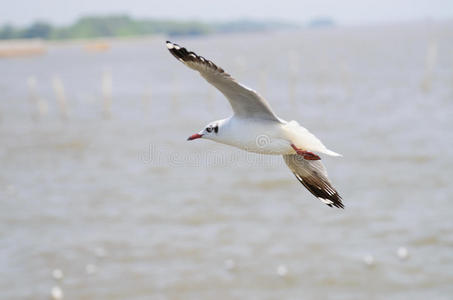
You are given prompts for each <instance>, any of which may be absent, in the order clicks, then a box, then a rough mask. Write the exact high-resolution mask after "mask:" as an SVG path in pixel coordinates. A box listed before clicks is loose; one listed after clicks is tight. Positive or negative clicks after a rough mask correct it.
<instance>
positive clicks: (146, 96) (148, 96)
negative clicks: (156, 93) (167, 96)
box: [142, 85, 152, 116]
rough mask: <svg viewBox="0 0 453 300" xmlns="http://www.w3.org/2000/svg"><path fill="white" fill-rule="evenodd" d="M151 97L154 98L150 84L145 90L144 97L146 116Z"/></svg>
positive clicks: (143, 103)
mask: <svg viewBox="0 0 453 300" xmlns="http://www.w3.org/2000/svg"><path fill="white" fill-rule="evenodd" d="M151 98H152V90H151V87H150V86H149V85H148V86H147V87H146V88H145V91H144V92H143V97H142V106H143V113H144V115H145V116H147V115H148V110H149V106H150V104H151Z"/></svg>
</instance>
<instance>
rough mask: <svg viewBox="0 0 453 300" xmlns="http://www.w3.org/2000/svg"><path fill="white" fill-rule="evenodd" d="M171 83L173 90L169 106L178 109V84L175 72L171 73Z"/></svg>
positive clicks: (174, 109)
mask: <svg viewBox="0 0 453 300" xmlns="http://www.w3.org/2000/svg"><path fill="white" fill-rule="evenodd" d="M172 82H173V84H172V85H171V86H172V87H173V92H172V93H171V107H172V110H173V111H178V110H179V84H178V80H177V77H176V73H173V76H172Z"/></svg>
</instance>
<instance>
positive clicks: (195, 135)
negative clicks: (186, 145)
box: [187, 133, 203, 141]
mask: <svg viewBox="0 0 453 300" xmlns="http://www.w3.org/2000/svg"><path fill="white" fill-rule="evenodd" d="M202 136H203V135H202V134H198V133H195V134H192V135H191V136H189V137H188V138H187V140H188V141H191V140H195V139H199V138H201V137H202Z"/></svg>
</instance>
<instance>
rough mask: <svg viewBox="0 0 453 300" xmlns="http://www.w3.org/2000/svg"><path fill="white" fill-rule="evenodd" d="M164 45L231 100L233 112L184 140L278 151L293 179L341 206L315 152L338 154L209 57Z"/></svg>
mask: <svg viewBox="0 0 453 300" xmlns="http://www.w3.org/2000/svg"><path fill="white" fill-rule="evenodd" d="M166 45H167V48H168V50H169V51H170V53H171V54H173V56H174V57H176V59H178V60H179V61H181V62H182V63H184V64H185V65H186V66H188V67H189V68H191V69H193V70H196V71H198V72H199V73H200V75H201V76H202V77H203V78H204V79H206V81H207V82H209V83H210V84H212V85H213V86H214V87H216V88H217V89H218V90H219V91H220V92H221V93H222V94H223V95H224V96H225V97H226V98H227V99H228V101H229V102H230V105H231V108H232V109H233V112H234V114H233V116H231V117H229V118H226V119H222V120H217V121H213V122H210V123H209V124H208V125H206V126H205V127H204V128H203V129H202V130H201V131H200V132H198V133H195V134H193V135H191V136H190V137H189V138H188V139H187V140H189V141H192V140H195V139H200V138H203V139H208V140H212V141H214V142H218V143H222V144H226V145H229V146H233V147H237V148H239V149H242V150H246V151H249V152H254V153H260V154H271V155H282V156H283V160H284V161H285V163H286V165H287V166H288V167H289V169H290V170H291V171H292V172H293V173H294V175H295V176H296V178H297V179H298V180H299V181H300V182H301V183H302V184H303V185H304V186H305V187H306V188H307V190H308V191H310V192H311V193H312V194H313V195H314V196H315V197H317V198H318V199H319V200H321V201H322V202H323V203H325V204H327V205H328V206H330V207H332V206H335V207H338V208H344V205H343V203H342V201H341V200H342V198H341V196H340V195H339V194H338V192H337V191H336V190H335V188H334V187H333V186H332V184H331V183H330V181H329V179H328V177H327V171H326V169H325V167H324V165H323V164H322V163H321V161H320V160H321V158H320V157H319V156H318V155H317V154H315V152H316V153H322V154H327V155H330V156H341V155H340V154H338V153H336V152H333V151H331V150H329V149H327V148H326V146H324V144H323V143H322V142H321V141H320V140H319V139H318V138H317V137H316V136H315V135H313V134H312V133H311V132H310V131H308V129H306V128H305V127H302V126H301V125H299V123H297V122H296V121H290V122H287V121H285V120H283V119H281V118H279V117H278V116H277V115H276V114H275V113H274V112H273V111H272V109H271V107H270V105H269V104H268V103H267V101H266V100H265V99H264V98H263V97H262V96H260V95H259V94H258V93H257V92H255V91H254V90H252V89H250V88H248V87H246V86H244V85H242V84H240V83H239V82H237V81H236V80H235V79H234V78H233V77H231V75H230V74H228V73H227V72H225V71H224V70H223V69H222V68H220V67H218V66H216V65H215V64H214V63H213V62H212V61H210V60H208V59H206V58H204V57H203V56H200V55H197V54H196V53H194V52H192V51H188V50H187V49H186V48H184V47H181V46H179V45H178V44H175V43H172V42H170V41H167V42H166Z"/></svg>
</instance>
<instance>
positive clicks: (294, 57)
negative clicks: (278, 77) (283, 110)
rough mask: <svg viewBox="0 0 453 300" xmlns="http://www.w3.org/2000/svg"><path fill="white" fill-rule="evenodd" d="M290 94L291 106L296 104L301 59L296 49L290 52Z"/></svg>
mask: <svg viewBox="0 0 453 300" xmlns="http://www.w3.org/2000/svg"><path fill="white" fill-rule="evenodd" d="M288 64H289V66H288V94H289V101H290V103H291V106H293V107H294V106H295V104H296V87H297V81H298V78H299V70H300V59H299V55H298V54H297V52H296V51H294V50H292V51H290V52H289V53H288Z"/></svg>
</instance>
